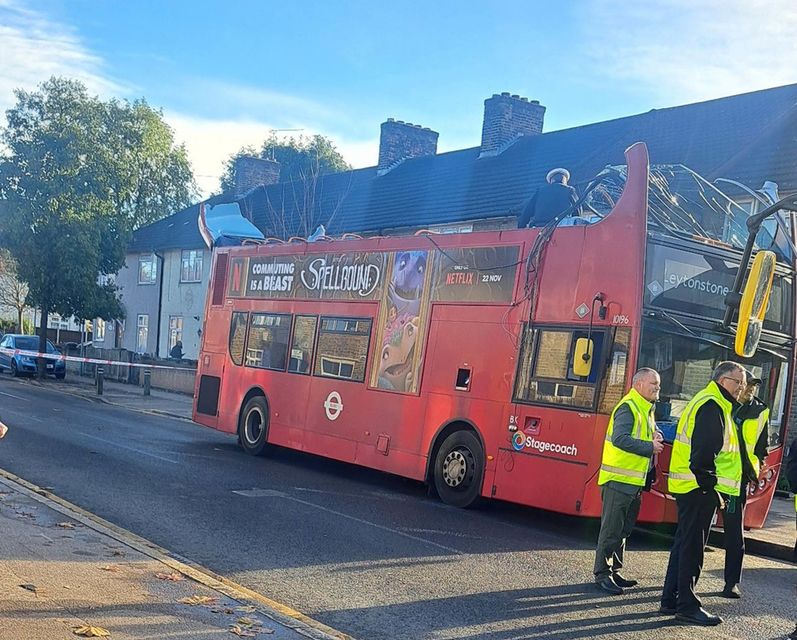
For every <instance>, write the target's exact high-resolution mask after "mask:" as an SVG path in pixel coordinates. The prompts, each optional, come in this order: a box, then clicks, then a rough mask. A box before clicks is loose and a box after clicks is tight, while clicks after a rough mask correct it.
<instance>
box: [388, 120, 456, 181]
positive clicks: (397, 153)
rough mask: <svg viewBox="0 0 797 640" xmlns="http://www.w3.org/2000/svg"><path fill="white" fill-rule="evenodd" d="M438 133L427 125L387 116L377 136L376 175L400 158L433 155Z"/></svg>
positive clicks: (435, 151) (393, 164)
mask: <svg viewBox="0 0 797 640" xmlns="http://www.w3.org/2000/svg"><path fill="white" fill-rule="evenodd" d="M439 135H440V134H439V133H437V132H436V131H432V130H431V129H429V128H428V127H422V126H421V125H419V124H412V123H411V122H403V121H401V120H394V119H393V118H388V119H387V122H383V123H382V127H381V135H380V137H379V166H378V167H377V175H380V176H381V175H384V174H385V173H387V172H388V171H390V169H391V168H392V167H393V166H395V165H396V164H398V163H399V162H401V161H402V160H407V159H409V158H420V157H423V156H433V155H435V154H436V153H437V138H438V136H439Z"/></svg>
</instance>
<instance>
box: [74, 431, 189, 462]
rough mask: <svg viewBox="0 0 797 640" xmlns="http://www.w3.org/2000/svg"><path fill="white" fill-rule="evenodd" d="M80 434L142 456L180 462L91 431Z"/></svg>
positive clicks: (80, 432)
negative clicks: (100, 436) (94, 434)
mask: <svg viewBox="0 0 797 640" xmlns="http://www.w3.org/2000/svg"><path fill="white" fill-rule="evenodd" d="M77 433H78V434H80V435H81V436H85V437H87V438H91V439H92V440H98V441H99V442H104V443H105V444H109V445H111V446H112V447H118V448H119V449H124V450H125V451H132V452H133V453H140V454H141V455H142V456H149V457H150V458H155V459H156V460H163V462H171V463H172V464H180V462H179V461H177V460H172V459H171V458H164V457H163V456H159V455H157V454H155V453H150V452H149V451H144V450H143V449H136V448H135V447H127V446H125V445H123V444H119V443H118V442H113V441H112V440H106V439H105V438H99V437H97V436H93V435H91V434H90V433H83V432H82V431H78V432H77Z"/></svg>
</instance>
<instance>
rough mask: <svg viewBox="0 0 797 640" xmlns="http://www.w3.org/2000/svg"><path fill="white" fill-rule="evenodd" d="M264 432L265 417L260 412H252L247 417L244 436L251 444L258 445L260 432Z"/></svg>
mask: <svg viewBox="0 0 797 640" xmlns="http://www.w3.org/2000/svg"><path fill="white" fill-rule="evenodd" d="M262 430H263V416H261V415H260V412H259V411H251V412H250V413H249V415H248V416H247V417H246V428H245V429H244V435H245V436H246V441H247V442H248V443H249V444H257V439H258V438H259V437H260V432H261V431H262Z"/></svg>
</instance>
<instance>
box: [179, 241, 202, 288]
mask: <svg viewBox="0 0 797 640" xmlns="http://www.w3.org/2000/svg"><path fill="white" fill-rule="evenodd" d="M201 281H202V250H201V249H199V250H197V249H184V250H183V253H182V269H181V270H180V282H201Z"/></svg>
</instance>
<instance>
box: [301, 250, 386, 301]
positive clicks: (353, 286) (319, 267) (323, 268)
mask: <svg viewBox="0 0 797 640" xmlns="http://www.w3.org/2000/svg"><path fill="white" fill-rule="evenodd" d="M380 275H381V274H380V270H379V266H378V265H375V264H367V263H366V264H328V263H327V259H326V258H316V259H315V260H313V261H312V262H311V263H310V264H309V265H307V266H306V267H305V268H304V269H302V272H301V274H300V277H301V279H302V284H304V286H305V287H307V289H308V290H310V291H319V292H323V291H346V292H352V293H356V294H357V295H359V296H360V297H362V298H365V297H367V296H369V295H371V294H372V293H373V292H374V290H375V289H376V287H377V286H379V279H380Z"/></svg>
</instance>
